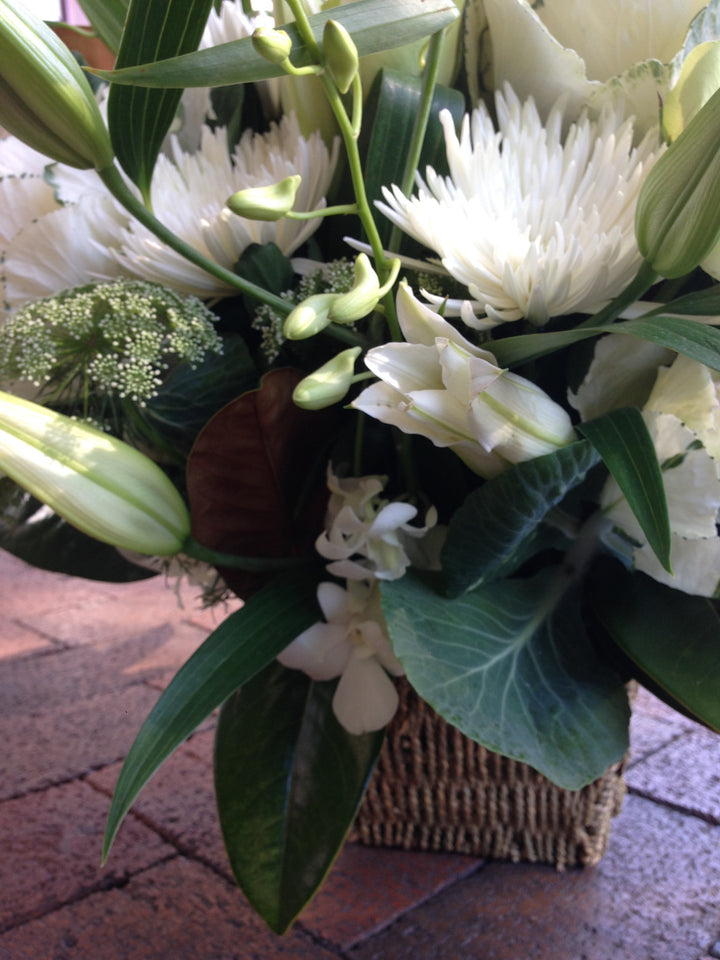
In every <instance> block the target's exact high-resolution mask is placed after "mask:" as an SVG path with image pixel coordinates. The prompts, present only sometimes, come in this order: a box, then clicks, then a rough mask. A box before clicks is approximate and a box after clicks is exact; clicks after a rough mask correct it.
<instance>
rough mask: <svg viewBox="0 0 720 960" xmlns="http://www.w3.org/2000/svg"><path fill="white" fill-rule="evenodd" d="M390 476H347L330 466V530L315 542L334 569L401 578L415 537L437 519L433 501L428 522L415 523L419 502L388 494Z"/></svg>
mask: <svg viewBox="0 0 720 960" xmlns="http://www.w3.org/2000/svg"><path fill="white" fill-rule="evenodd" d="M385 481H386V478H385V477H350V478H348V479H345V480H341V479H339V478H338V477H336V476H335V474H334V473H333V472H332V469H330V468H328V487H329V489H330V490H331V497H330V502H329V504H328V516H327V521H326V525H327V530H326V531H324V532H323V533H321V534H320V536H319V537H318V538H317V540H316V542H315V549H316V550H317V552H318V553H319V554H320V556H322V557H325V559H326V560H330V561H332V562H331V563H328V564H327V567H326V569H327V571H328V573H332V574H334V575H335V576H336V577H345V578H347V579H348V580H367V579H368V578H369V577H374V578H376V579H378V580H397V579H399V578H400V577H402V576H404V574H405V571H406V570H407V568H408V567H409V565H410V562H411V560H410V557H409V556H408V550H412V546H411V541H412V540H413V539H420V538H423V537H425V535H426V534H427V533H428V532H429V531H430V529H431V528H433V527H434V526H435V524H436V523H437V511H436V510H435V508H434V507H432V508H431V509H430V510H428V512H427V516H426V518H425V521H426V525H425V526H424V527H416V526H411V521H412V520H414V519H415V517H416V516H417V513H418V511H417V507H413V506H412V504H409V503H403V502H402V501H395V502H390V501H389V500H383V499H382V498H381V497H380V496H379V494H380V493H381V492H382V489H383V487H384V486H385Z"/></svg>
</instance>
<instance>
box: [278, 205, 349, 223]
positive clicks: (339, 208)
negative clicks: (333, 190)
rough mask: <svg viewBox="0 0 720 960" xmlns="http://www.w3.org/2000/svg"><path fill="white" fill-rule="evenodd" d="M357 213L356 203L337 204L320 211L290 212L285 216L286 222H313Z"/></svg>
mask: <svg viewBox="0 0 720 960" xmlns="http://www.w3.org/2000/svg"><path fill="white" fill-rule="evenodd" d="M357 212H358V207H357V204H356V203H339V204H337V205H336V206H334V207H323V208H322V210H290V212H289V213H286V214H285V216H286V217H287V218H288V220H314V219H315V218H316V217H333V216H336V215H339V214H347V213H357Z"/></svg>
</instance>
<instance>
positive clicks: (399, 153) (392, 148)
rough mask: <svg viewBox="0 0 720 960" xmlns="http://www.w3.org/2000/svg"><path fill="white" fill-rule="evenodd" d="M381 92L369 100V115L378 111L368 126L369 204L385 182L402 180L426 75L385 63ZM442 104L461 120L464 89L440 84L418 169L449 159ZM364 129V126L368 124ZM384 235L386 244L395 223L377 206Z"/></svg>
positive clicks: (378, 80)
mask: <svg viewBox="0 0 720 960" xmlns="http://www.w3.org/2000/svg"><path fill="white" fill-rule="evenodd" d="M375 83H376V84H377V89H376V97H374V98H373V100H374V103H373V107H374V110H373V107H371V106H370V105H369V104H368V105H366V113H365V115H366V116H370V115H372V116H373V121H372V126H371V127H369V128H368V129H369V138H370V139H369V143H368V148H367V153H366V157H365V164H364V166H365V171H366V173H365V190H366V193H367V197H368V200H369V202H370V203H372V202H373V201H374V200H381V199H382V190H381V188H382V187H383V186H389V185H390V184H392V183H397V184H401V183H402V179H403V173H404V170H405V161H406V158H407V154H408V150H409V148H410V145H411V142H412V136H413V129H414V124H415V116H416V114H417V112H418V110H419V108H420V98H421V93H422V80H421V79H420V78H418V77H410V76H407V75H405V74H402V73H398V72H397V71H396V70H389V69H387V68H385V69H384V70H382V71H381V72H380V73H379V74H378V76H377V78H376V80H375ZM442 109H447V110H450V112H451V113H452V115H453V117H454V118H455V121H456V123H458V124H459V123H460V120H461V118H462V115H463V113H464V112H465V100H464V97H463V96H462V94H461V93H460V91H459V90H451V89H450V88H448V87H442V86H436V87H435V93H434V96H433V103H432V108H431V110H430V119H429V120H428V126H427V131H426V133H425V142H424V144H423V151H422V154H421V156H420V163H419V164H418V169H419V170H421V171H423V170H424V169H425V167H426V166H427V165H428V164H429V165H430V166H433V167H435V168H436V169H437V168H438V166H439V165H440V164H439V162H438V161H442V163H443V164H444V163H445V139H444V136H443V130H442V127H441V126H440V120H439V114H440V111H441V110H442ZM364 129H365V127H364ZM374 214H375V219H376V221H377V224H378V231H379V233H380V238H381V239H382V241H383V243H384V244H387V242H388V240H389V239H390V234H391V233H392V223H391V222H390V221H389V220H387V219H386V218H385V217H383V216H382V215H381V214H380V213H379V211H374Z"/></svg>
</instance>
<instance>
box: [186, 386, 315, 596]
mask: <svg viewBox="0 0 720 960" xmlns="http://www.w3.org/2000/svg"><path fill="white" fill-rule="evenodd" d="M301 378H302V374H300V373H298V372H297V371H295V370H290V369H284V368H283V369H278V370H272V371H271V372H270V373H268V374H266V375H265V376H264V377H263V379H262V382H261V385H260V388H259V389H257V390H251V391H249V392H248V393H245V394H243V396H241V397H238V399H237V400H234V401H233V402H232V403H229V404H228V405H227V406H226V407H224V408H223V409H222V410H221V411H220V412H219V413H218V414H216V415H215V416H214V417H213V418H212V420H210V422H209V423H208V424H207V426H206V427H205V428H204V429H203V431H202V432H201V433H200V435H199V437H198V438H197V440H196V442H195V445H194V446H193V449H192V451H191V453H190V457H189V459H188V466H187V488H188V497H189V500H190V512H191V514H192V535H193V537H194V538H195V539H196V540H197V541H198V543H200V544H201V545H202V546H204V547H210V548H212V549H214V550H220V551H222V552H223V553H234V554H238V555H240V556H243V557H278V558H280V557H297V556H301V555H303V554H309V555H314V551H313V544H314V542H315V538H316V537H317V535H318V532H319V531H320V530H321V529H322V522H323V515H324V511H325V506H326V503H327V497H328V493H327V486H326V483H325V470H326V465H327V459H328V450H327V445H328V444H329V443H330V442H331V440H332V432H331V425H332V424H333V422H334V414H333V413H332V412H331V413H329V414H328V415H327V416H324V415H323V414H322V413H317V412H312V413H311V412H308V411H305V410H301V409H300V408H299V407H297V406H295V404H294V403H293V400H292V392H293V390H294V389H295V386H296V385H297V384H298V383H299V381H300V379H301ZM222 572H223V575H224V576H225V577H226V579H227V580H228V582H229V583H230V585H231V586H232V588H233V589H234V590H235V591H236V592H237V593H238V594H239V595H240V596H243V597H245V596H248V594H249V592H250V591H251V590H253V589H255V588H256V587H257V585H258V583H259V582H260V581H259V580H258V578H257V577H255V576H253V575H245V574H240V573H238V571H233V570H229V569H225V568H223V571H222Z"/></svg>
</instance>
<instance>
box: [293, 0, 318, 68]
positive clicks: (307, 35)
mask: <svg viewBox="0 0 720 960" xmlns="http://www.w3.org/2000/svg"><path fill="white" fill-rule="evenodd" d="M287 5H288V6H289V7H290V11H291V13H292V15H293V16H294V17H295V26H296V27H297V30H298V33H299V34H300V37H301V39H302V41H303V43H304V44H305V46H306V47H307V48H308V50H309V51H310V55H311V57H312V58H313V60H314V61H315V62H316V63H319V64H322V62H323V55H322V50H321V49H320V44H319V43H318V42H317V40H316V39H315V34H314V33H313V32H312V27H311V26H310V22H309V20H308V17H307V14H306V13H305V8H304V7H303V5H302V3H301V2H300V0H287Z"/></svg>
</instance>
